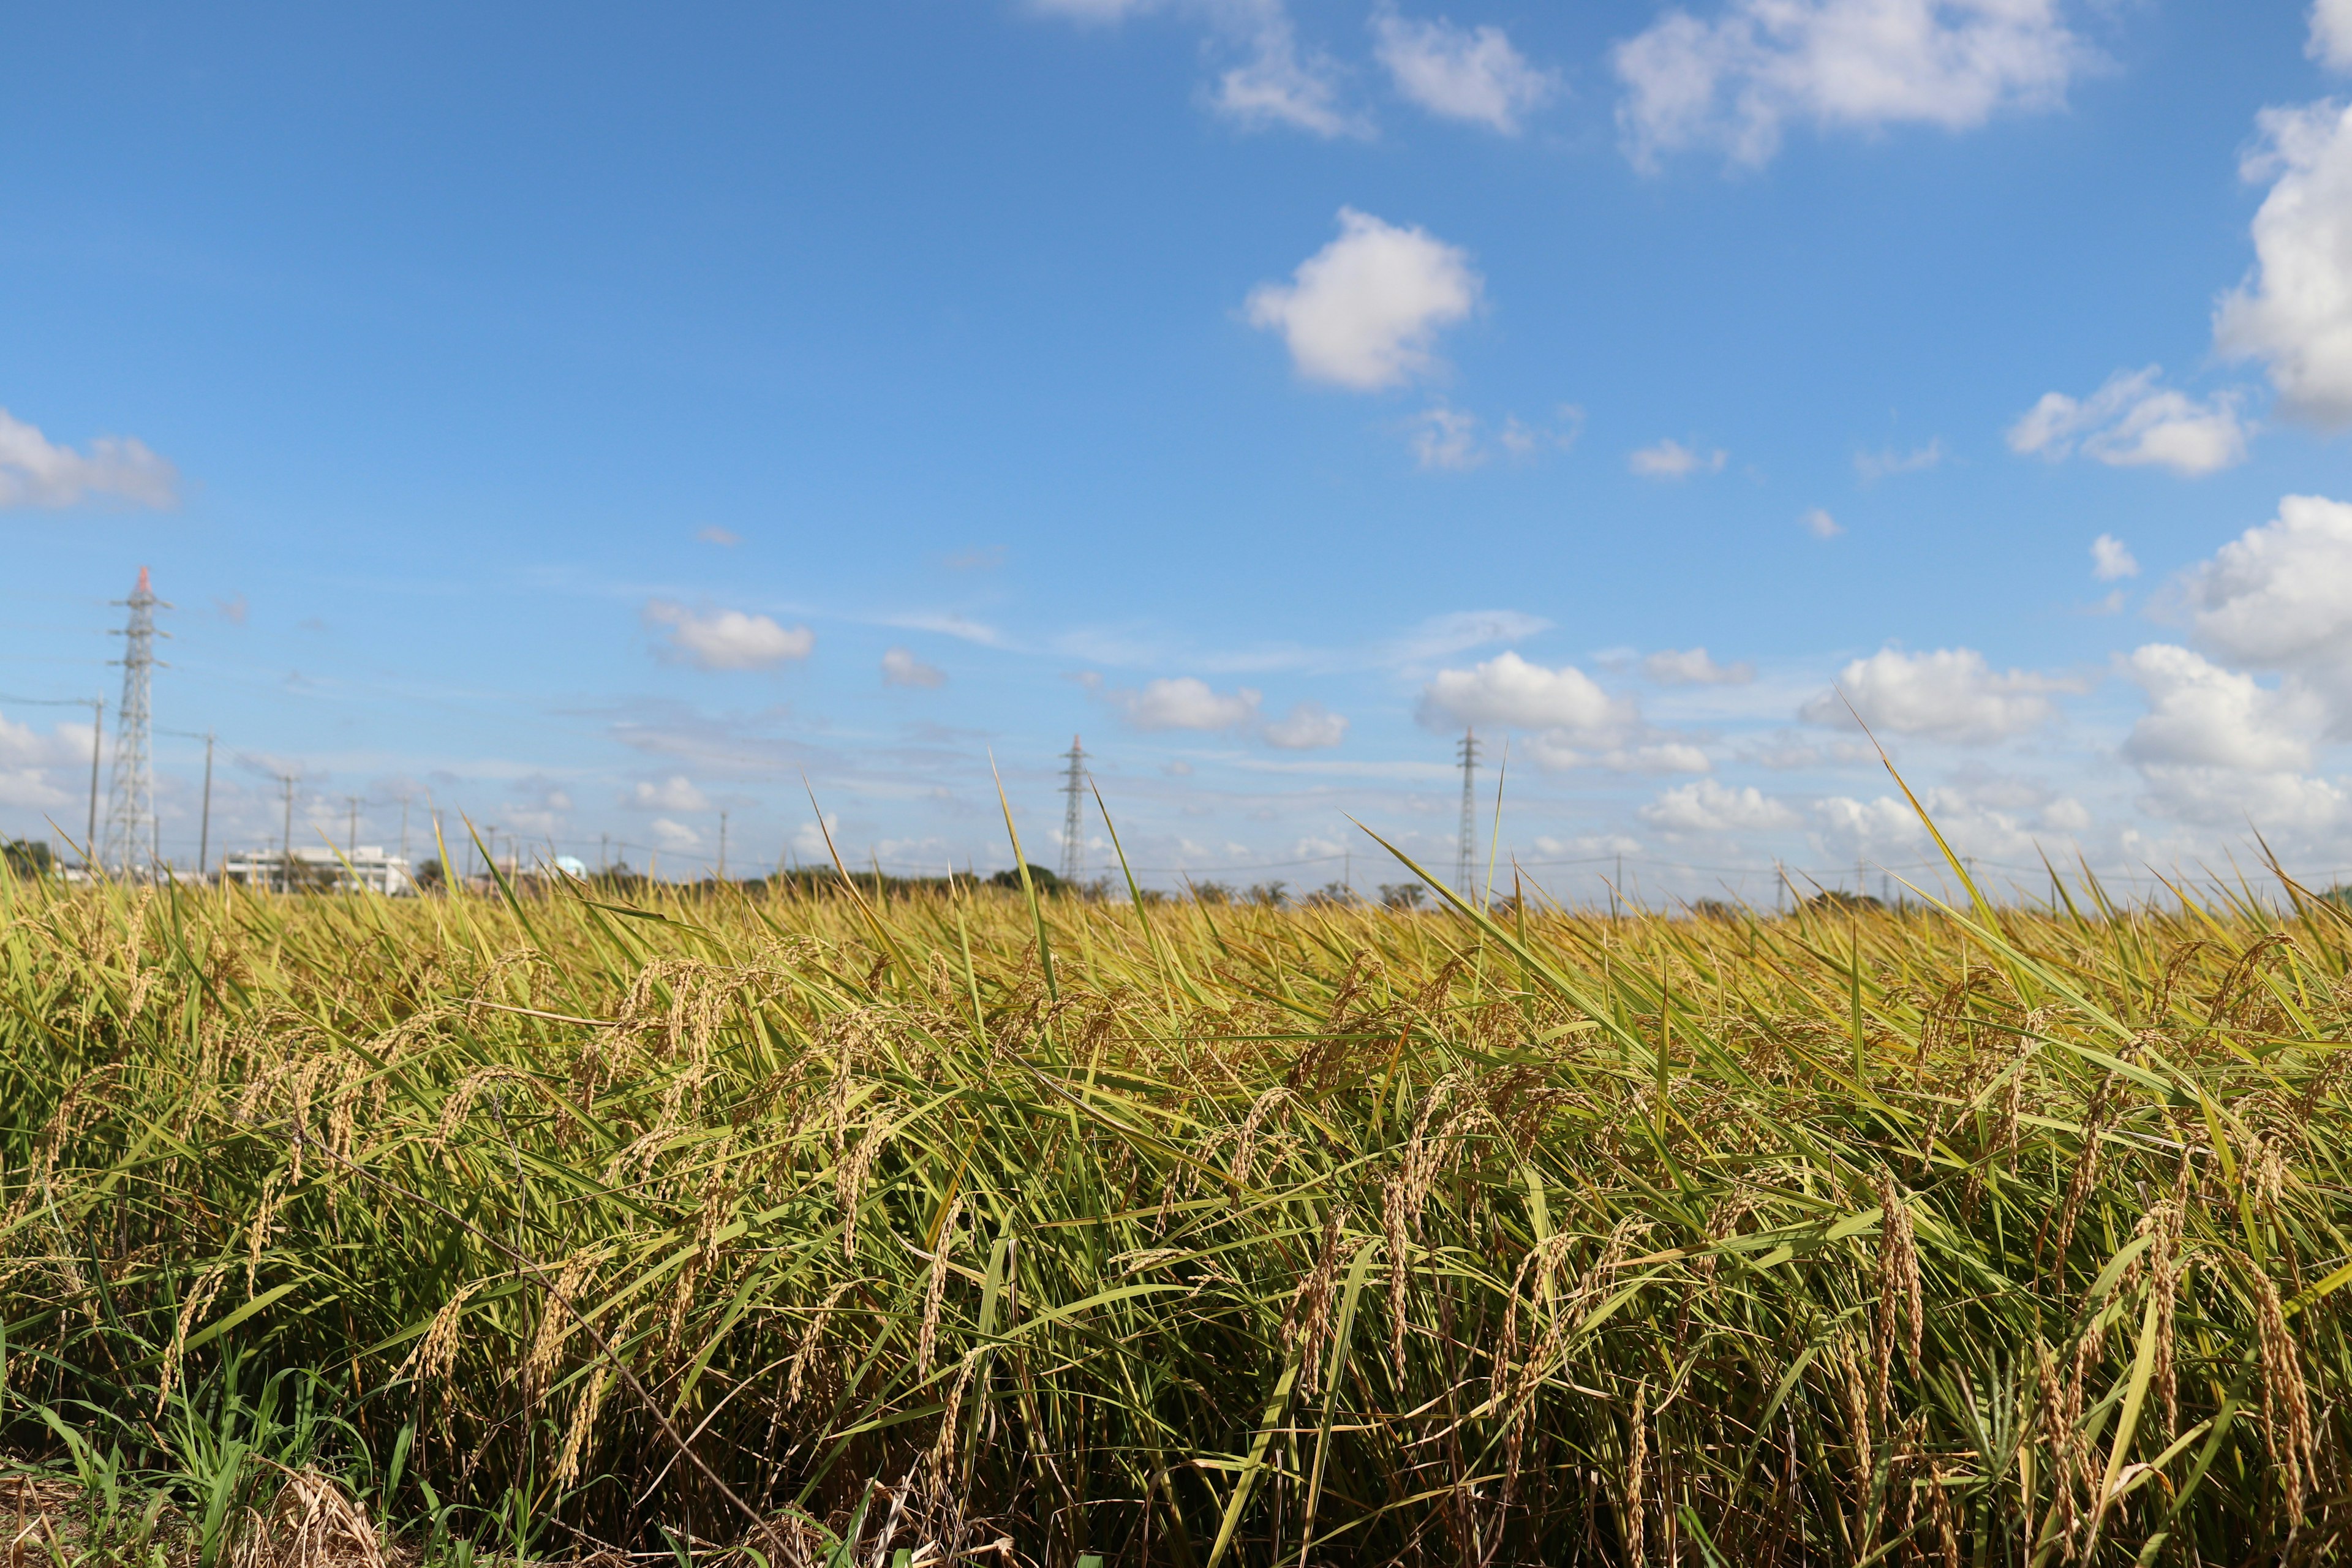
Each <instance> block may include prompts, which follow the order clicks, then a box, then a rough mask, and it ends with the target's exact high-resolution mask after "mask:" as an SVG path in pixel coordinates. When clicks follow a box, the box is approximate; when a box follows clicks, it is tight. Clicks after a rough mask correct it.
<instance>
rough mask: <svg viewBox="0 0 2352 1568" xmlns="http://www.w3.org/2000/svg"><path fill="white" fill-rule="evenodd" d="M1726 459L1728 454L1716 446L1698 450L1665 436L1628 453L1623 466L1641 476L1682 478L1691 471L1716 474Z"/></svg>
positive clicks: (1686, 476) (1728, 459) (1691, 473)
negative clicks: (1652, 444) (1710, 450)
mask: <svg viewBox="0 0 2352 1568" xmlns="http://www.w3.org/2000/svg"><path fill="white" fill-rule="evenodd" d="M1730 460H1731V454H1730V453H1728V452H1727V451H1725V450H1724V449H1723V448H1722V447H1717V448H1716V449H1715V450H1714V451H1712V452H1702V451H1700V450H1699V449H1698V448H1697V447H1685V446H1684V445H1683V444H1682V443H1681V442H1680V441H1676V440H1674V439H1672V438H1669V439H1666V440H1664V441H1661V442H1659V443H1658V444H1657V445H1656V446H1654V447H1642V448H1640V449H1639V450H1637V451H1634V452H1632V453H1629V454H1628V455H1627V456H1626V458H1625V466H1626V467H1627V468H1631V469H1632V470H1633V472H1635V473H1637V474H1639V475H1641V476H1642V477H1643V479H1688V478H1689V477H1690V476H1691V475H1693V474H1699V473H1706V474H1719V473H1721V472H1723V465H1724V464H1726V463H1727V462H1729V461H1730Z"/></svg>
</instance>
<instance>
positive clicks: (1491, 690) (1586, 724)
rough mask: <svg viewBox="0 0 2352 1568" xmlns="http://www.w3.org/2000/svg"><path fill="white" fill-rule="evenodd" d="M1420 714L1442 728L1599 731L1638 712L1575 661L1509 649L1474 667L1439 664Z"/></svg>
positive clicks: (1616, 725)
mask: <svg viewBox="0 0 2352 1568" xmlns="http://www.w3.org/2000/svg"><path fill="white" fill-rule="evenodd" d="M1420 717H1421V721H1422V722H1423V724H1426V725H1428V726H1430V727H1431V728H1432V729H1439V730H1451V729H1458V728H1461V727H1462V726H1465V725H1479V724H1496V725H1508V726H1511V727H1514V728H1517V729H1522V730H1554V729H1557V730H1568V731H1578V732H1580V733H1585V734H1594V733H1601V732H1613V731H1618V730H1621V729H1622V728H1624V727H1625V726H1626V725H1627V724H1628V723H1629V722H1630V721H1632V718H1633V713H1632V708H1631V705H1630V704H1627V703H1625V702H1623V701H1622V700H1620V699H1617V698H1614V697H1612V696H1610V695H1609V693H1608V692H1606V691H1603V690H1602V689H1601V687H1600V685H1599V683H1597V682H1596V681H1594V680H1593V679H1592V678H1591V676H1589V675H1587V674H1585V673H1584V671H1582V670H1580V669H1579V668H1576V667H1575V666H1574V665H1563V666H1561V667H1560V668H1558V669H1547V668H1544V667H1543V666H1542V665H1539V664H1529V663H1528V661H1527V660H1526V659H1523V658H1520V657H1519V656H1518V655H1517V654H1516V653H1509V652H1505V653H1498V654H1496V656H1495V657H1494V658H1490V659H1488V660H1486V662H1485V663H1483V664H1480V665H1477V666H1475V668H1470V669H1441V670H1439V671H1438V672H1437V675H1436V678H1435V679H1433V680H1431V681H1430V683H1429V685H1428V686H1427V687H1426V688H1425V689H1423V691H1422V694H1421V710H1420Z"/></svg>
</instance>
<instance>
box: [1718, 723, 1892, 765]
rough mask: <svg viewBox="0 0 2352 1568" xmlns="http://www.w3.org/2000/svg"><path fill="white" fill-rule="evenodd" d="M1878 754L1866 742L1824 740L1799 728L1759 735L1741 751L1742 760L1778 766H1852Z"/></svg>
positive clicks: (1873, 760)
mask: <svg viewBox="0 0 2352 1568" xmlns="http://www.w3.org/2000/svg"><path fill="white" fill-rule="evenodd" d="M1877 758H1878V753H1877V752H1875V751H1874V750H1873V749H1872V748H1871V746H1870V745H1869V743H1868V742H1863V741H1836V740H1832V741H1824V740H1822V738H1821V737H1819V736H1817V735H1808V734H1806V733H1804V732H1803V731H1798V730H1782V731H1778V732H1777V733H1774V734H1770V735H1764V736H1759V737H1758V738H1757V739H1754V740H1751V741H1749V742H1747V743H1746V744H1745V745H1743V746H1742V747H1741V748H1740V751H1739V760H1740V761H1741V762H1743V763H1755V764H1757V765H1758V766H1759V767H1766V768H1772V769H1775V770H1787V769H1791V768H1822V767H1850V766H1852V765H1853V764H1854V763H1870V762H1875V761H1876V760H1877Z"/></svg>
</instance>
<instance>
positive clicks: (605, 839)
mask: <svg viewBox="0 0 2352 1568" xmlns="http://www.w3.org/2000/svg"><path fill="white" fill-rule="evenodd" d="M612 868H613V836H612V835H611V834H609V833H600V834H598V835H596V874H597V875H598V876H600V877H601V876H603V875H604V873H606V872H608V871H610V870H611V869H612Z"/></svg>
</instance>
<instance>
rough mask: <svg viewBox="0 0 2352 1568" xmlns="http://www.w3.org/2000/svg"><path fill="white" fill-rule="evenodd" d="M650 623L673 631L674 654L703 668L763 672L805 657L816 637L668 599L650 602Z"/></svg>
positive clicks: (757, 618)
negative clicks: (757, 670)
mask: <svg viewBox="0 0 2352 1568" xmlns="http://www.w3.org/2000/svg"><path fill="white" fill-rule="evenodd" d="M645 618H646V625H647V626H667V627H668V628H669V642H670V652H671V653H672V654H673V655H674V656H675V657H677V658H684V659H686V660H687V661H688V662H689V663H691V664H693V665H695V666H697V667H698V668H703V669H765V668H769V667H770V666H772V665H778V664H782V663H784V662H785V661H786V660H788V659H795V658H807V657H808V655H809V650H810V649H811V648H814V647H816V634H815V633H814V632H812V631H810V630H809V629H808V628H807V627H806V626H792V627H789V628H788V627H784V626H778V625H777V624H776V623H775V622H774V621H773V620H772V619H770V618H769V617H768V616H754V615H749V614H746V613H745V612H743V611H741V610H689V609H688V608H687V607H686V606H685V605H678V604H673V603H671V602H670V601H669V600H667V599H648V600H646V611H645Z"/></svg>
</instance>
